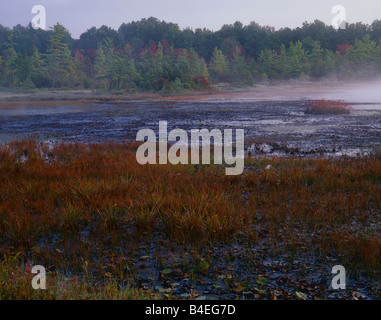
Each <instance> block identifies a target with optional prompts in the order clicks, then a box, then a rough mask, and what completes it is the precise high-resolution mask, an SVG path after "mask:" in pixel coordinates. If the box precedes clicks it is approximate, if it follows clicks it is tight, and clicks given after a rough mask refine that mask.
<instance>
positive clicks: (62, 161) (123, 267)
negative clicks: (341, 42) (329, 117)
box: [0, 140, 381, 299]
mask: <svg viewBox="0 0 381 320" xmlns="http://www.w3.org/2000/svg"><path fill="white" fill-rule="evenodd" d="M136 148H137V144H135V143H132V144H121V143H108V144H89V145H83V144H79V143H75V144H59V145H57V146H55V147H54V148H51V147H49V148H48V147H47V146H46V145H44V144H41V143H38V142H35V141H33V140H27V141H18V142H12V143H10V144H8V145H3V146H1V147H0V234H1V237H0V242H1V246H0V257H1V259H2V260H0V279H1V280H0V281H1V282H2V284H3V285H1V286H0V295H1V297H2V298H21V299H23V298H47V299H53V298H78V297H79V298H107V297H119V298H123V297H124V298H126V297H127V298H128V297H129V298H134V297H135V298H145V297H150V298H153V297H155V296H154V295H151V293H150V292H149V290H148V291H147V290H142V289H141V288H140V287H139V286H140V285H139V283H138V282H137V281H136V278H135V273H134V272H135V271H134V267H133V265H134V261H135V259H136V255H137V254H138V252H139V250H141V249H139V241H142V240H144V241H148V242H150V243H151V244H150V245H151V246H152V245H154V246H158V247H160V246H161V244H160V243H161V241H165V243H170V244H173V245H180V246H189V245H197V246H201V247H202V246H208V245H218V244H219V243H229V242H232V241H234V240H235V239H240V241H241V243H247V244H248V245H250V246H253V245H254V246H255V245H256V244H261V245H264V246H266V247H267V248H269V250H271V251H273V252H276V253H279V254H284V253H288V252H293V253H298V252H305V251H308V252H310V253H311V254H313V255H318V256H319V255H320V256H324V255H334V256H337V257H339V258H340V260H341V261H344V262H347V263H348V264H350V265H351V270H358V271H359V272H360V271H365V272H367V273H368V274H370V275H371V276H375V275H377V274H378V275H379V274H381V273H380V271H381V236H380V234H381V232H380V231H381V230H380V229H381V218H380V210H381V155H380V154H375V155H371V156H368V157H364V158H353V159H350V158H345V159H330V160H328V159H319V158H316V159H313V158H311V159H301V158H272V159H268V158H267V159H265V158H261V159H255V158H247V159H245V161H246V167H245V168H246V170H245V171H244V173H243V174H242V175H240V176H226V175H225V170H224V167H223V166H214V165H210V166H204V167H201V166H197V165H177V166H172V165H146V166H141V165H139V164H138V163H137V161H136V157H135V151H136ZM44 150H45V152H46V150H49V153H50V156H49V160H48V161H47V159H46V157H45V156H46V154H45V152H44ZM268 164H271V166H272V168H271V170H265V168H266V166H267V165H268ZM152 239H155V240H152ZM152 241H153V242H152ZM163 243H164V242H163ZM18 252H20V253H21V254H19V255H18V256H17V258H14V259H13V258H12V257H16V256H15V255H16V253H18ZM4 257H6V258H4ZM157 258H159V257H157ZM12 259H13V260H12ZM160 259H165V258H163V257H161V258H160ZM31 261H33V262H34V263H36V264H37V263H38V264H42V265H47V266H53V267H52V271H51V274H52V275H54V276H52V277H50V278H51V279H52V280H51V281H53V282H54V284H52V287H53V288H55V289H52V290H51V291H48V292H47V293H36V292H34V291H33V292H32V291H30V288H28V289H24V284H25V283H24V282H23V281H26V280H25V279H26V278H25V277H29V278H30V275H29V276H28V274H27V272H26V270H27V267H26V266H27V264H28V263H31ZM195 261H196V262H197V263H196V262H195V263H196V267H195V270H196V271H197V272H201V273H206V272H208V268H209V262H205V261H202V260H200V261H198V260H195ZM84 266H86V268H84ZM11 270H16V271H15V272H18V273H19V276H18V277H17V278H18V279H19V280H17V281H18V282H17V283H16V282H15V283H13V284H12V285H10V284H9V282H7V281H8V280H7V279H8V278H9V273H10V272H11ZM58 274H68V276H67V277H68V279H69V280H68V281H69V282H68V283H66V282H62V281H63V280H62V279H61V276H58ZM29 278H28V279H29ZM23 279H24V280H23ZM75 279H76V280H75ZM4 283H5V284H6V285H5V286H4ZM65 283H66V284H65ZM60 286H61V287H60ZM62 286H65V288H66V289H65V290H63V289H62ZM134 287H137V288H139V289H132V288H134ZM95 288H99V290H98V291H97V290H95ZM15 290H18V291H15Z"/></svg>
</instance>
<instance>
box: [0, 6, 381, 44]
mask: <svg viewBox="0 0 381 320" xmlns="http://www.w3.org/2000/svg"><path fill="white" fill-rule="evenodd" d="M34 5H43V6H45V8H46V20H47V26H48V27H49V26H53V25H54V24H55V23H56V22H60V23H62V24H63V25H64V26H65V27H66V28H67V29H68V30H69V31H70V32H71V34H72V36H73V37H74V38H78V37H79V35H80V34H81V33H83V32H85V31H86V30H87V29H89V28H91V27H93V26H96V27H100V26H102V25H107V26H109V27H112V28H114V29H116V30H117V29H118V28H119V26H120V25H121V24H122V23H123V22H131V21H134V20H135V21H136V20H140V19H142V18H148V17H151V16H153V17H156V18H158V19H160V20H165V21H167V22H174V23H177V24H178V25H179V26H180V27H181V28H186V27H191V28H193V29H195V28H199V27H201V28H204V27H205V28H208V29H211V30H218V29H219V28H221V26H222V25H223V24H232V23H234V22H235V21H241V22H242V23H243V24H248V23H250V22H251V21H256V22H258V23H259V24H260V25H269V26H273V27H275V28H276V29H279V28H282V27H290V28H294V27H297V26H301V25H302V23H303V22H304V21H308V22H312V21H313V20H315V19H319V20H321V21H324V22H325V23H326V24H331V21H332V18H333V17H334V16H335V15H334V14H332V13H331V9H332V7H333V6H334V5H343V6H344V7H345V9H346V20H347V21H348V22H351V23H352V22H359V21H361V22H363V23H368V24H369V23H371V22H373V21H374V20H375V19H381V0H312V1H311V0H0V24H2V25H4V26H7V27H13V26H15V25H17V24H21V25H24V26H25V25H27V24H28V23H29V22H30V21H31V19H32V18H33V14H32V13H31V10H32V7H33V6H34Z"/></svg>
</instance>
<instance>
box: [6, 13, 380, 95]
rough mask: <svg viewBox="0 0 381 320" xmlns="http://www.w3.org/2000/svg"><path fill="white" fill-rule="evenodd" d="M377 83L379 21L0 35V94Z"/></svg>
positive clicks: (135, 26)
mask: <svg viewBox="0 0 381 320" xmlns="http://www.w3.org/2000/svg"><path fill="white" fill-rule="evenodd" d="M379 74H381V20H375V21H374V22H373V23H372V24H371V25H367V24H363V23H353V24H349V23H347V24H346V28H345V29H338V30H336V29H334V28H333V27H332V26H328V25H326V24H324V23H323V22H321V21H319V20H315V21H314V22H312V23H307V22H305V23H303V26H302V27H298V28H295V29H290V28H282V29H279V30H275V29H274V28H273V27H269V26H260V25H258V24H257V23H255V22H252V23H250V24H249V25H245V26H244V25H243V24H242V23H240V22H235V23H234V24H232V25H224V26H223V27H222V28H221V29H220V30H218V31H215V32H213V31H210V30H208V29H195V30H193V29H189V28H186V29H180V28H179V26H178V25H177V24H174V23H167V22H165V21H160V20H158V19H157V18H153V17H151V18H148V19H142V20H140V21H134V22H130V23H123V24H122V25H121V26H120V27H119V29H118V30H114V29H112V28H110V27H107V26H102V27H100V28H96V27H93V28H90V29H88V30H87V31H86V32H84V33H82V34H81V36H80V38H79V39H73V38H72V37H71V35H70V33H69V31H68V30H67V29H66V28H65V27H64V26H63V25H61V24H60V23H57V24H55V25H54V27H52V28H50V30H47V31H45V30H41V29H34V28H32V26H31V25H30V24H29V25H28V26H26V27H24V26H21V25H17V26H15V27H13V28H12V29H10V28H6V27H4V26H2V25H0V87H3V88H70V89H75V88H78V89H94V90H98V91H113V92H121V93H122V92H131V93H132V92H136V91H155V92H165V93H175V92H181V91H183V90H197V89H202V88H207V87H210V85H211V84H217V83H221V82H223V83H228V84H232V85H252V84H255V83H258V82H261V83H267V82H274V81H279V80H287V79H295V78H302V79H322V78H325V77H329V78H332V79H337V80H357V79H367V78H372V77H375V76H377V75H379Z"/></svg>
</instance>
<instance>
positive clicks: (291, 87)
mask: <svg viewBox="0 0 381 320" xmlns="http://www.w3.org/2000/svg"><path fill="white" fill-rule="evenodd" d="M377 88H380V81H379V80H371V81H366V82H337V81H320V82H316V81H292V82H288V83H279V84H273V85H264V84H258V85H254V86H251V87H241V88H239V87H230V86H223V85H222V86H221V85H219V86H216V87H214V88H210V89H206V90H200V91H192V92H183V93H179V94H170V95H167V94H161V93H154V92H138V93H134V94H121V95H117V94H111V93H110V94H107V93H96V92H93V91H92V90H51V89H41V90H37V91H36V92H33V91H32V92H29V91H25V92H22V91H14V92H13V91H2V92H0V109H2V110H6V109H14V108H18V107H22V108H29V107H32V108H33V107H44V106H46V107H54V106H64V105H67V104H68V102H70V104H71V105H86V104H89V103H101V102H104V101H108V102H123V101H144V100H146V101H199V100H207V99H208V100H214V99H225V100H226V99H243V100H255V101H260V100H263V101H297V100H306V99H308V98H310V99H320V98H330V97H331V98H332V99H339V98H340V99H343V98H347V99H345V100H348V99H351V98H352V100H353V97H354V98H358V97H356V92H357V93H358V94H357V95H358V96H360V95H362V97H361V98H362V99H364V98H365V99H367V98H368V99H371V100H372V101H363V102H365V103H381V92H380V91H381V90H379V89H378V91H377ZM367 90H368V91H369V90H371V91H372V92H371V93H372V95H373V96H374V97H369V95H367ZM343 100H344V99H343ZM354 100H356V99H354Z"/></svg>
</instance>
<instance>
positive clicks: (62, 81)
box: [49, 23, 71, 88]
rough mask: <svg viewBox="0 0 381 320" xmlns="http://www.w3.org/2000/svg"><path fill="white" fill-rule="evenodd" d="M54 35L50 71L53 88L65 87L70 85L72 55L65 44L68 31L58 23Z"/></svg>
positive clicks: (50, 47)
mask: <svg viewBox="0 0 381 320" xmlns="http://www.w3.org/2000/svg"><path fill="white" fill-rule="evenodd" d="M52 30H53V35H52V36H51V38H50V39H49V43H50V46H49V53H50V56H49V58H50V71H51V81H52V87H53V88H54V87H56V86H57V85H58V86H65V85H68V84H69V83H70V71H71V70H70V65H71V54H70V51H69V47H68V45H67V44H66V43H64V42H63V38H64V36H65V31H66V29H65V28H64V27H63V26H62V25H61V24H60V23H57V24H55V25H54V27H53V28H52Z"/></svg>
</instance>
